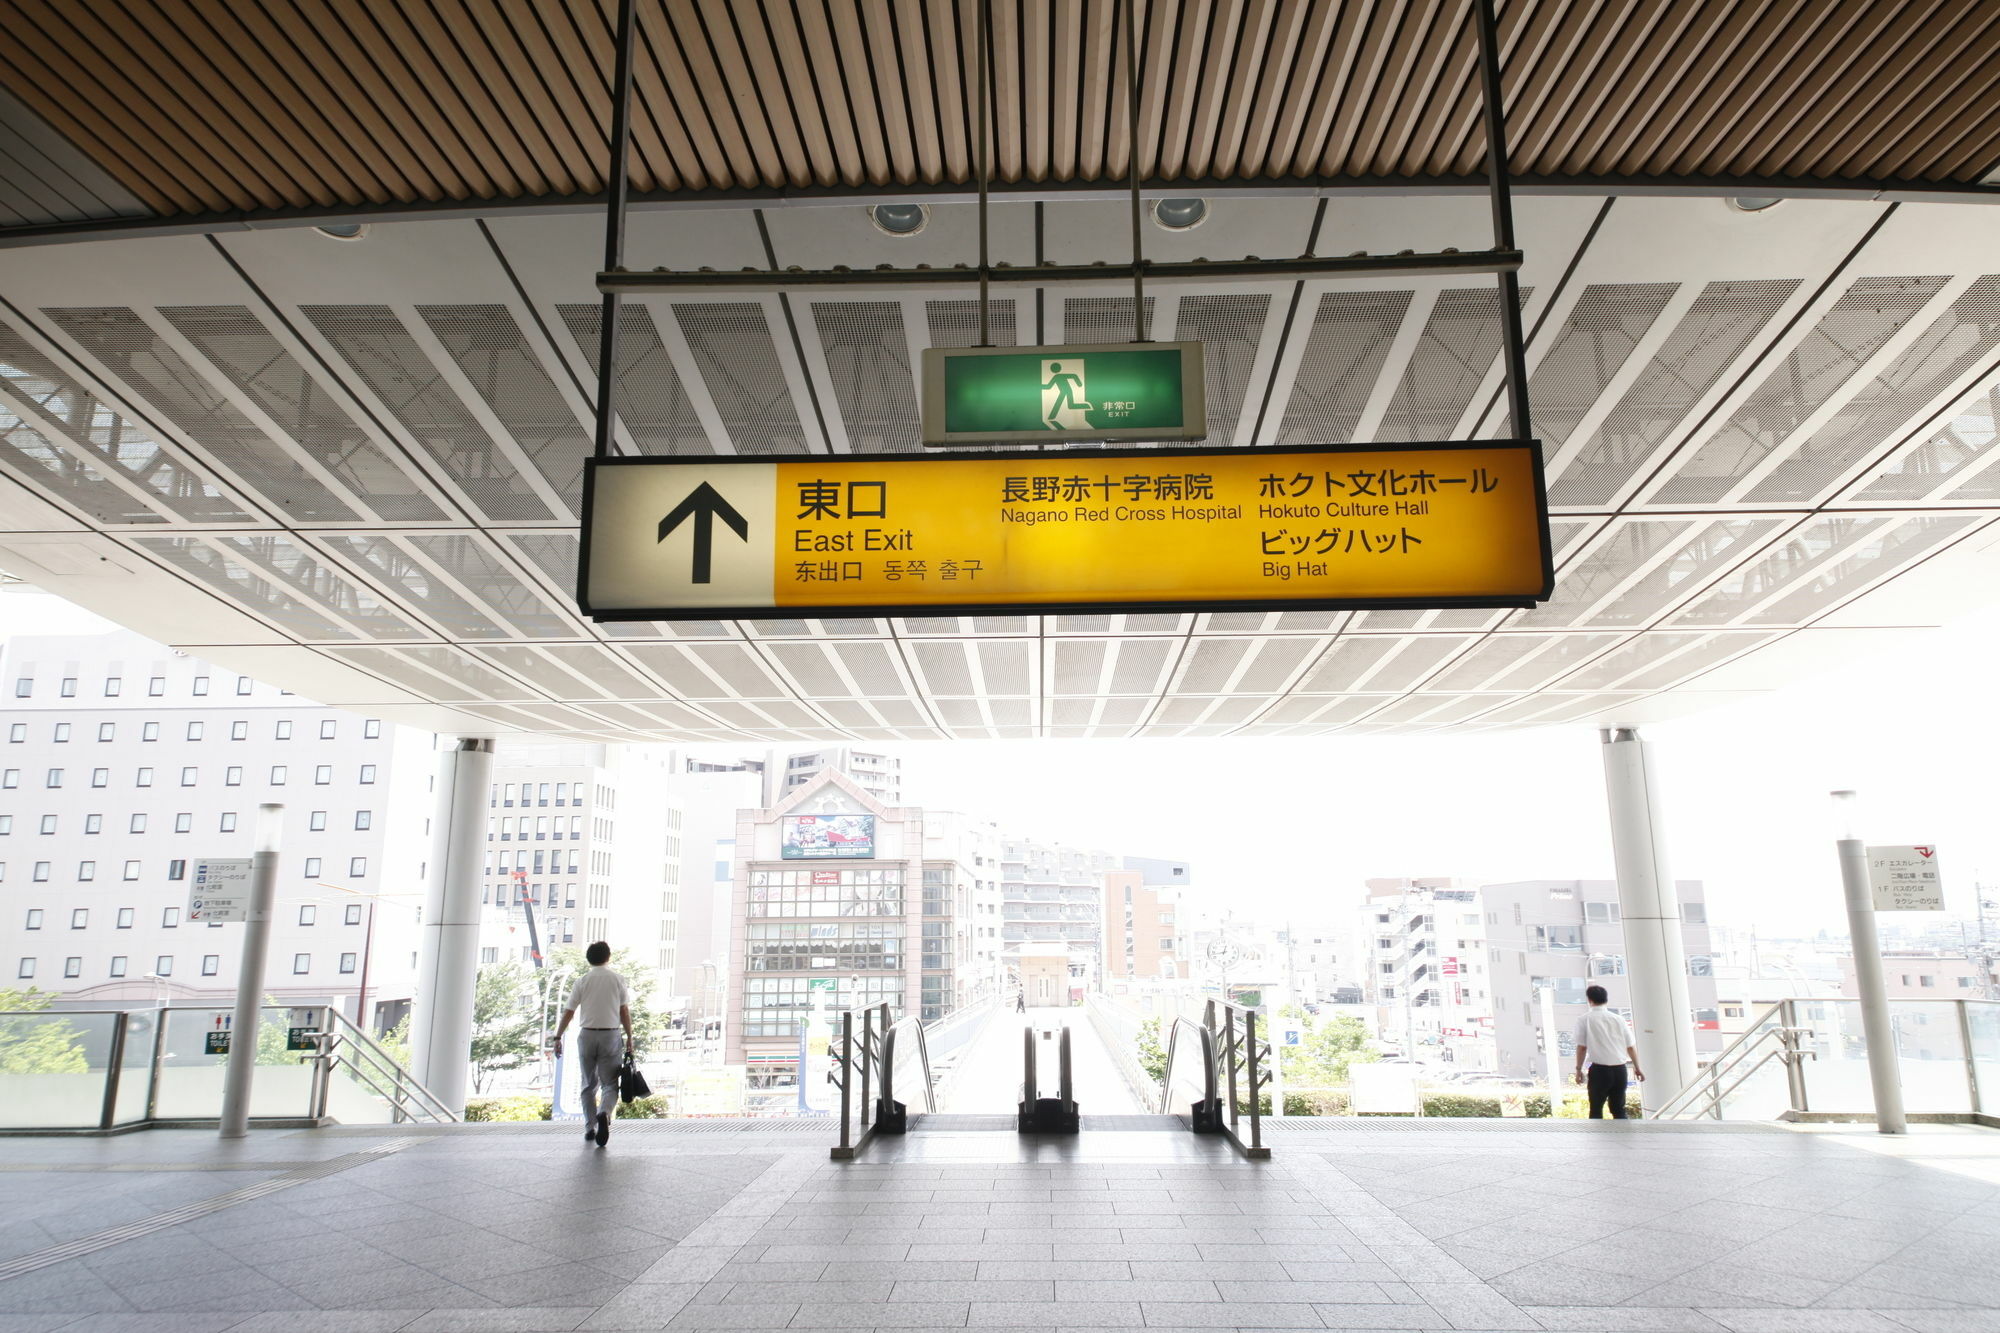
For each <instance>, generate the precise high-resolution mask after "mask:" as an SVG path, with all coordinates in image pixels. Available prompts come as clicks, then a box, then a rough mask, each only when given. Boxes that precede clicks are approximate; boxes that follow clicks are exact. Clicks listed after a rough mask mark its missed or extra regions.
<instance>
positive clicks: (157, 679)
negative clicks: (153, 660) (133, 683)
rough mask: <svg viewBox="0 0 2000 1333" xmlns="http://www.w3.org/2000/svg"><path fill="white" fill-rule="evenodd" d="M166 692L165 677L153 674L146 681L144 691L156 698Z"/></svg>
mask: <svg viewBox="0 0 2000 1333" xmlns="http://www.w3.org/2000/svg"><path fill="white" fill-rule="evenodd" d="M166 692H167V678H166V677H165V676H154V677H152V678H151V679H150V680H148V681H147V682H146V693H147V694H149V695H151V696H152V697H153V698H155V699H157V698H159V697H160V696H161V695H163V694H165V693H166Z"/></svg>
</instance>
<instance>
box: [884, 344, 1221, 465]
mask: <svg viewBox="0 0 2000 1333" xmlns="http://www.w3.org/2000/svg"><path fill="white" fill-rule="evenodd" d="M923 377H924V401H923V428H924V443H925V444H934V445H936V444H1026V443H1032V444H1062V443H1066V442H1092V443H1096V442H1103V441H1107V440H1110V441H1116V440H1147V441H1160V440H1199V439H1204V438H1206V437H1207V435H1208V418H1207V415H1206V413H1205V411H1204V403H1203V394H1202V389H1203V383H1204V381H1203V378H1202V354H1201V344H1200V343H1198V342H1187V343H1095V344H1070V345H1067V346H1061V347H927V348H925V349H924V354H923Z"/></svg>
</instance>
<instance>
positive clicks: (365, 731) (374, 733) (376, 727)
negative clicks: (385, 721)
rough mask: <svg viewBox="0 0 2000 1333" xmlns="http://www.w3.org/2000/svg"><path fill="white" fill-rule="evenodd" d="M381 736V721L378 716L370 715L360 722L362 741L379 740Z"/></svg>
mask: <svg viewBox="0 0 2000 1333" xmlns="http://www.w3.org/2000/svg"><path fill="white" fill-rule="evenodd" d="M381 736H382V721H381V719H380V718H373V717H371V718H367V719H366V720H364V721H363V722H362V724H361V739H362V740H364V741H372V740H379V739H381Z"/></svg>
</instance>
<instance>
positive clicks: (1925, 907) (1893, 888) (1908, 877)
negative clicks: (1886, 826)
mask: <svg viewBox="0 0 2000 1333" xmlns="http://www.w3.org/2000/svg"><path fill="white" fill-rule="evenodd" d="M1868 885H1869V887H1870V888H1871V889H1873V890H1874V891H1875V910H1876V911H1878V912H1942V911H1943V910H1944V882H1943V881H1942V880H1941V879H1939V878H1938V863H1937V848H1936V847H1935V846H1930V847H1914V846H1912V847H1870V848H1869V849H1868Z"/></svg>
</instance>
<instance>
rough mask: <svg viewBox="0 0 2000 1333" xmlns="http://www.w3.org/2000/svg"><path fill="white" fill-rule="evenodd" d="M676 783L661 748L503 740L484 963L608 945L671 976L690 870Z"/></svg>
mask: <svg viewBox="0 0 2000 1333" xmlns="http://www.w3.org/2000/svg"><path fill="white" fill-rule="evenodd" d="M668 777H669V767H668V754H667V752H666V751H665V750H664V748H663V747H658V746H643V745H598V744H588V743H578V742H567V743H565V742H542V741H534V740H527V741H520V742H509V743H504V744H503V745H502V746H501V748H500V750H499V752H498V754H497V755H496V756H495V764H494V769H493V779H494V780H493V786H492V794H491V796H490V798H489V800H488V805H489V807H490V809H489V813H488V815H487V820H486V824H487V828H486V847H487V859H486V884H485V886H484V889H483V893H482V901H483V902H484V903H485V904H486V909H487V910H486V914H485V920H484V921H483V922H482V926H481V930H480V957H481V961H483V962H489V963H490V962H494V961H496V960H498V959H501V958H510V957H511V958H520V959H523V960H527V959H528V957H529V955H530V953H531V951H532V948H533V943H535V942H538V943H539V944H540V946H541V949H542V952H543V953H544V954H545V955H546V954H547V953H548V951H549V950H551V949H553V948H554V947H555V946H557V945H562V944H578V943H586V944H587V943H589V942H590V941H592V940H600V939H601V940H607V941H609V942H610V943H611V944H612V945H613V947H616V948H627V949H631V950H633V951H634V952H635V953H636V954H637V955H638V956H639V957H640V958H641V959H643V960H644V961H645V962H646V963H647V965H648V966H652V967H657V968H659V969H660V971H661V973H662V974H663V975H665V976H671V975H672V974H673V972H674V970H675V968H676V965H677V963H678V961H679V959H678V947H679V946H678V926H679V916H680V901H679V900H680V885H681V870H682V864H681V847H680V840H681V812H680V810H679V808H678V807H677V806H676V805H675V804H674V802H673V801H672V800H671V798H670V796H669V793H668ZM531 906H532V909H533V913H534V918H535V922H534V924H535V929H534V932H533V936H532V941H531V936H530V932H529V928H528V915H529V908H530V907H531Z"/></svg>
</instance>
